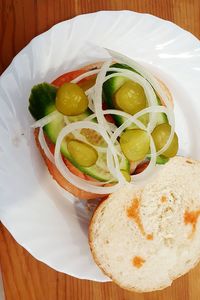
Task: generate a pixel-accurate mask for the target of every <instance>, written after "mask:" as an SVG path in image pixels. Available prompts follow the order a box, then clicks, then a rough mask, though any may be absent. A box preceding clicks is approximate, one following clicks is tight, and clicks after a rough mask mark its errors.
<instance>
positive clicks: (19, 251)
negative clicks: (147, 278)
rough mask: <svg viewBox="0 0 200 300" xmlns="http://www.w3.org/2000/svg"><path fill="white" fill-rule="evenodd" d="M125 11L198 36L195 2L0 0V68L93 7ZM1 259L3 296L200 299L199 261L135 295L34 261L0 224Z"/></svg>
mask: <svg viewBox="0 0 200 300" xmlns="http://www.w3.org/2000/svg"><path fill="white" fill-rule="evenodd" d="M121 9H129V10H133V11H138V12H142V13H150V14H154V15H156V16H159V17H161V18H164V19H167V20H171V21H173V22H175V23H176V24H178V25H180V26H181V27H183V28H184V29H187V30H189V31H190V32H192V33H193V34H194V35H196V36H197V37H198V38H200V1H199V0H110V1H109V0H96V1H95V0H0V20H1V26H0V72H3V70H4V69H5V68H6V67H7V66H8V65H9V63H10V62H11V60H12V58H13V57H14V56H15V54H16V53H17V52H19V51H20V50H21V49H22V48H23V47H24V46H25V45H26V44H27V43H28V42H29V41H30V40H31V39H32V38H33V37H34V36H36V35H38V34H40V33H41V32H44V31H46V30H47V29H49V28H50V27H51V26H52V25H54V24H55V23H57V22H60V21H63V20H66V19H70V18H72V17H74V16H76V15H79V14H83V13H88V12H95V11H98V10H121ZM0 229H1V235H0V263H1V271H2V275H3V281H4V287H5V295H6V299H7V300H64V299H67V300H71V299H73V300H76V299H79V300H93V299H95V300H100V299H105V300H122V299H123V300H128V299H131V300H134V299H137V300H200V265H199V266H198V267H196V268H195V269H194V270H192V271H191V272H190V273H189V274H188V275H185V276H183V277H182V278H180V279H178V280H176V281H175V283H174V284H173V285H172V287H170V288H167V289H165V290H164V291H160V292H154V293H147V294H136V293H130V292H127V291H123V290H122V289H120V288H119V287H117V286H116V285H115V284H113V283H96V282H91V281H86V280H78V279H75V278H73V277H70V276H67V275H64V274H62V273H59V272H56V271H54V270H53V269H51V268H49V267H48V266H46V265H45V264H43V263H41V262H39V261H37V260H36V259H34V258H33V257H32V256H31V255H30V254H29V253H28V252H27V251H26V250H24V249H23V248H22V247H21V246H19V245H18V244H17V243H16V241H15V240H14V239H13V237H12V236H11V235H10V233H9V232H8V231H7V230H6V228H5V227H4V226H3V225H1V226H0Z"/></svg>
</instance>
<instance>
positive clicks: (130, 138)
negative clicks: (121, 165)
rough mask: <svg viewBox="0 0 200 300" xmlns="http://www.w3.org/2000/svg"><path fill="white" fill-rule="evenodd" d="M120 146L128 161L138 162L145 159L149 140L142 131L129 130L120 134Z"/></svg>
mask: <svg viewBox="0 0 200 300" xmlns="http://www.w3.org/2000/svg"><path fill="white" fill-rule="evenodd" d="M120 146H121V149H122V151H123V153H124V155H125V156H126V157H127V158H128V159H129V160H130V161H138V160H141V159H143V158H145V156H146V155H147V153H148V152H149V146H150V138H149V136H148V134H147V132H146V131H144V130H141V129H130V130H127V131H125V132H124V133H122V135H121V137H120Z"/></svg>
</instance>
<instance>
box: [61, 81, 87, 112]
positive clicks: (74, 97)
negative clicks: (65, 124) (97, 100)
mask: <svg viewBox="0 0 200 300" xmlns="http://www.w3.org/2000/svg"><path fill="white" fill-rule="evenodd" d="M87 107H88V99H87V97H86V95H85V93H84V91H83V90H82V89H81V88H80V87H79V86H78V85H77V84H76V83H64V84H63V85H61V87H59V89H58V91H57V94H56V108H57V110H58V111H59V112H61V113H62V114H63V115H66V116H77V115H80V114H82V113H83V112H84V111H85V110H86V109H87Z"/></svg>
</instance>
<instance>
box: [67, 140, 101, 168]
mask: <svg viewBox="0 0 200 300" xmlns="http://www.w3.org/2000/svg"><path fill="white" fill-rule="evenodd" d="M67 149H68V151H69V153H70V154H71V156H72V158H73V159H74V160H75V161H76V162H77V163H78V164H79V165H80V166H83V167H91V166H92V165H94V164H95V163H96V161H97V159H98V153H97V151H96V150H95V149H94V148H93V147H92V146H90V145H88V144H86V143H83V142H81V141H79V140H70V141H69V142H68V143H67Z"/></svg>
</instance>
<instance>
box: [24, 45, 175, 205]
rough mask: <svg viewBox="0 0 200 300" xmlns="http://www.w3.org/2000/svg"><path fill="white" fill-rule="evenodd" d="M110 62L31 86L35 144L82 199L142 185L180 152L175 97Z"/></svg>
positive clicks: (147, 77) (142, 74)
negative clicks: (174, 108)
mask: <svg viewBox="0 0 200 300" xmlns="http://www.w3.org/2000/svg"><path fill="white" fill-rule="evenodd" d="M109 53H110V55H111V58H110V60H107V61H105V62H103V63H97V64H92V65H88V66H86V67H83V68H81V69H79V70H75V71H72V72H68V73H66V74H64V75H62V76H60V77H59V78H58V79H56V80H54V81H53V82H52V83H51V84H50V83H41V84H38V85H36V86H34V87H33V88H32V91H31V95H30V99H29V111H30V113H31V114H32V116H33V117H34V119H35V120H36V122H35V123H34V124H33V127H34V128H35V129H34V134H35V139H36V143H37V146H38V148H39V150H40V153H41V154H42V156H43V158H44V161H45V163H46V165H47V167H48V169H49V172H50V173H51V175H52V177H53V178H54V179H55V180H56V181H57V183H58V184H59V185H60V186H61V187H62V188H63V189H65V190H67V191H68V192H70V193H72V194H73V195H75V196H76V197H78V198H80V199H94V198H97V197H103V196H105V195H108V194H110V193H112V192H114V191H117V190H118V189H119V188H120V187H122V186H123V185H124V184H125V183H126V182H136V181H137V180H142V179H144V180H145V178H146V177H148V176H150V175H151V174H153V172H154V167H155V166H156V164H164V163H166V162H167V161H168V159H169V158H170V157H173V156H175V155H176V153H177V151H178V138H177V135H176V133H175V132H174V128H175V125H174V113H173V104H172V97H171V94H170V92H169V91H168V89H167V87H166V86H165V85H164V84H163V83H162V82H160V81H159V80H158V79H157V78H155V77H154V76H153V75H152V74H150V73H149V72H148V71H147V70H146V69H144V68H143V67H142V66H140V65H139V64H137V63H136V62H135V61H133V60H131V59H129V58H127V57H124V56H122V55H120V54H118V53H116V52H113V51H109Z"/></svg>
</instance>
